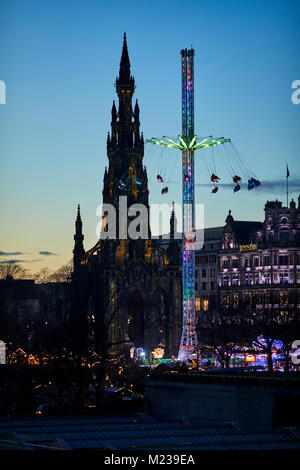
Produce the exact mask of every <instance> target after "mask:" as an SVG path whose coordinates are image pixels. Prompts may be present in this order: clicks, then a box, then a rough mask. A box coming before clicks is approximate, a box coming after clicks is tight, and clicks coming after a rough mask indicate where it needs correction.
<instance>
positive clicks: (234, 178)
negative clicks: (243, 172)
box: [232, 175, 242, 183]
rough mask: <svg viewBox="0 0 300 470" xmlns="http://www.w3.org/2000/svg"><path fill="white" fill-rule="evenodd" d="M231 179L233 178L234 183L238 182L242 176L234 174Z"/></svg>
mask: <svg viewBox="0 0 300 470" xmlns="http://www.w3.org/2000/svg"><path fill="white" fill-rule="evenodd" d="M232 179H233V182H234V183H239V182H240V181H241V179H242V178H241V177H240V176H238V175H234V177H233V178H232Z"/></svg>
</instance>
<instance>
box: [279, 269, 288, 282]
mask: <svg viewBox="0 0 300 470" xmlns="http://www.w3.org/2000/svg"><path fill="white" fill-rule="evenodd" d="M279 282H280V284H288V282H289V272H288V271H282V272H280V273H279Z"/></svg>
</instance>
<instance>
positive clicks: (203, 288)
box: [202, 282, 207, 290]
mask: <svg viewBox="0 0 300 470" xmlns="http://www.w3.org/2000/svg"><path fill="white" fill-rule="evenodd" d="M206 289H207V283H206V282H202V290H206Z"/></svg>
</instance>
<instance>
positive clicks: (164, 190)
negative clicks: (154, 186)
mask: <svg viewBox="0 0 300 470" xmlns="http://www.w3.org/2000/svg"><path fill="white" fill-rule="evenodd" d="M168 191H169V190H168V188H167V186H166V187H165V188H163V189H162V190H161V194H167V192H168Z"/></svg>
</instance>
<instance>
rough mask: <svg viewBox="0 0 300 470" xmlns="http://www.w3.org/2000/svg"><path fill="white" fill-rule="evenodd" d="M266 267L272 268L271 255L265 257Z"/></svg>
mask: <svg viewBox="0 0 300 470" xmlns="http://www.w3.org/2000/svg"><path fill="white" fill-rule="evenodd" d="M264 266H270V256H269V255H265V256H264Z"/></svg>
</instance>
